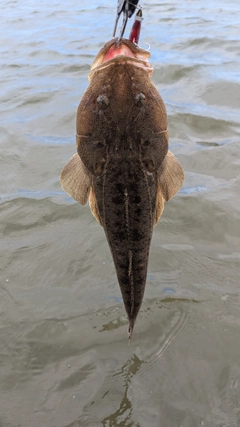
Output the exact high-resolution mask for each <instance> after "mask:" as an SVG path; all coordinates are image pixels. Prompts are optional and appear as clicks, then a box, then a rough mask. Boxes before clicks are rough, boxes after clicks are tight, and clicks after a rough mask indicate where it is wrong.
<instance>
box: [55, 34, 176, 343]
mask: <svg viewBox="0 0 240 427" xmlns="http://www.w3.org/2000/svg"><path fill="white" fill-rule="evenodd" d="M149 56H150V54H149V52H147V51H145V50H143V49H140V48H139V47H138V46H136V45H135V44H133V43H132V42H131V41H129V40H126V39H123V40H121V41H118V42H117V40H116V39H113V40H111V41H109V42H108V43H107V44H106V45H105V46H104V47H103V48H102V49H101V50H100V52H99V53H98V55H97V56H96V58H95V60H94V62H93V65H92V67H91V73H90V75H89V80H90V84H89V86H88V88H87V90H86V92H85V93H84V95H83V98H82V100H81V102H80V104H79V107H78V111H77V136H76V142H77V153H76V154H75V155H74V156H73V157H72V158H71V159H70V161H69V162H68V163H67V165H66V166H65V167H64V168H63V170H62V172H61V177H60V180H61V185H62V187H63V189H64V190H65V191H66V192H67V193H68V194H69V195H70V196H71V197H73V198H74V199H75V200H76V201H78V202H79V203H81V204H83V205H84V204H85V203H86V202H87V201H89V204H90V209H91V211H92V213H93V215H94V216H95V218H96V219H97V220H98V221H99V223H100V224H101V225H102V226H103V228H104V231H105V234H106V237H107V240H108V243H109V246H110V249H111V253H112V257H113V261H114V264H115V268H116V272H117V277H118V281H119V285H120V288H121V293H122V297H123V301H124V305H125V309H126V312H127V315H128V319H129V338H131V336H132V332H133V328H134V324H135V320H136V317H137V314H138V312H139V309H140V307H141V304H142V300H143V295H144V290H145V284H146V275H147V267H148V256H149V249H150V243H151V238H152V232H153V227H154V225H156V223H157V222H158V220H159V218H160V216H161V214H162V212H163V209H164V201H168V200H169V199H170V198H171V197H173V196H174V195H175V194H176V193H177V191H178V190H179V189H180V188H181V186H182V183H183V179H184V172H183V169H182V167H181V165H180V164H179V162H178V160H177V159H176V158H175V156H174V155H173V154H172V153H171V151H169V150H168V130H167V114H166V108H165V105H164V102H163V100H162V98H161V96H160V94H159V93H158V91H157V90H156V88H155V86H154V85H153V83H152V81H151V79H150V77H151V75H152V72H153V68H152V67H151V65H150V63H149V62H148V58H149Z"/></svg>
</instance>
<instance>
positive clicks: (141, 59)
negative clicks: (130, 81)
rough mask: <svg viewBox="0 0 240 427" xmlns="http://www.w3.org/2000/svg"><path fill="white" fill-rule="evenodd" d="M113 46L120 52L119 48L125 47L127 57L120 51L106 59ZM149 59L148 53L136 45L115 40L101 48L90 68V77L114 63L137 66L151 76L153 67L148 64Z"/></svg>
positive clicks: (127, 41)
mask: <svg viewBox="0 0 240 427" xmlns="http://www.w3.org/2000/svg"><path fill="white" fill-rule="evenodd" d="M114 45H115V46H116V49H120V50H121V47H126V48H127V55H125V54H124V53H121V51H120V53H118V54H116V55H115V56H114V57H113V58H111V59H106V57H107V55H108V53H109V50H110V49H111V48H112V46H114ZM149 57H150V53H149V52H148V51H146V50H145V49H142V48H140V47H138V46H137V45H136V44H134V43H132V42H131V41H130V40H127V39H121V40H120V41H119V40H118V38H115V39H112V40H110V41H109V42H107V43H106V44H105V45H104V46H103V48H102V49H101V50H100V51H99V53H98V55H97V56H96V58H95V60H94V62H93V64H92V66H91V73H90V76H91V74H93V73H94V72H95V71H97V70H101V69H104V68H106V67H109V66H111V65H113V64H116V63H118V64H120V63H131V64H132V65H134V66H137V67H140V68H142V69H144V70H146V71H147V72H148V74H149V76H151V75H152V73H153V67H152V66H151V64H150V63H149V62H148V58H149Z"/></svg>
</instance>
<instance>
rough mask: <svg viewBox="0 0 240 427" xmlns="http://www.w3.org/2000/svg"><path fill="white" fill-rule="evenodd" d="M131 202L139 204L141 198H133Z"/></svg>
mask: <svg viewBox="0 0 240 427" xmlns="http://www.w3.org/2000/svg"><path fill="white" fill-rule="evenodd" d="M131 201H132V203H136V204H139V203H141V197H140V196H134V197H133V198H132V200H131Z"/></svg>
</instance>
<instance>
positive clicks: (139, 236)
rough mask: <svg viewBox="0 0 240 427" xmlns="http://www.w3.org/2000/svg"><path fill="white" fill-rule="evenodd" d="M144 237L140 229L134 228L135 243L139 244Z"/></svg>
mask: <svg viewBox="0 0 240 427" xmlns="http://www.w3.org/2000/svg"><path fill="white" fill-rule="evenodd" d="M143 237H144V236H143V234H142V233H141V231H140V230H138V229H136V228H134V229H133V230H132V238H133V240H134V241H135V242H138V241H139V240H142V238H143Z"/></svg>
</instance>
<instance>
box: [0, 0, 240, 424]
mask: <svg viewBox="0 0 240 427" xmlns="http://www.w3.org/2000/svg"><path fill="white" fill-rule="evenodd" d="M142 5H143V7H144V17H145V19H144V21H143V28H142V34H141V39H140V45H141V46H142V47H147V45H146V44H145V42H146V43H149V44H150V46H151V50H150V51H151V63H152V65H153V66H154V69H155V71H154V75H153V81H154V83H155V84H156V86H157V88H158V89H159V91H160V92H161V95H162V97H163V99H164V102H165V104H166V107H167V112H168V117H169V132H170V149H171V151H172V152H173V153H174V154H175V155H176V156H177V157H178V159H179V160H180V162H181V164H182V165H183V167H184V170H185V175H186V178H185V183H184V186H183V188H182V190H181V191H180V192H179V193H178V195H177V196H175V197H174V198H173V199H172V200H171V201H170V202H169V203H167V204H166V205H165V210H164V213H163V216H162V218H161V220H160V222H159V224H158V225H157V227H155V229H154V236H153V241H152V245H151V254H150V260H149V269H148V280H147V286H146V292H145V297H144V303H143V306H142V309H141V312H140V314H139V316H138V319H137V323H136V326H135V330H134V336H133V341H132V343H131V345H130V346H128V345H127V319H126V316H125V311H124V308H123V303H122V300H121V295H120V289H119V286H118V283H117V279H116V274H115V270H114V267H113V262H112V258H111V254H110V251H109V248H108V245H107V242H106V239H105V235H104V233H103V230H102V228H101V227H100V226H99V224H98V223H97V222H96V221H95V220H94V218H93V217H92V215H91V213H90V210H89V208H88V206H85V207H82V206H80V205H79V204H77V203H75V202H74V201H73V200H72V199H70V198H69V197H68V196H67V195H66V194H65V193H64V192H63V191H62V189H61V187H60V183H59V174H60V171H61V169H62V167H63V166H64V164H65V163H66V162H67V161H68V159H69V158H70V157H71V156H72V155H73V154H74V152H75V116H76V109H77V105H78V103H79V101H80V99H81V96H82V94H83V91H84V90H85V88H86V87H87V84H88V81H87V75H88V72H89V69H90V66H91V63H92V61H93V59H94V56H95V55H96V53H97V52H98V50H99V49H100V47H101V46H102V45H103V44H104V43H105V42H106V41H107V40H109V39H110V38H111V33H112V29H113V23H114V16H115V11H116V2H112V3H111V7H110V6H109V2H107V1H105V0H104V1H102V2H99V3H96V2H95V1H91V0H90V1H88V2H87V1H81V2H78V3H76V2H73V1H72V0H70V1H68V2H67V3H62V2H59V1H55V0H53V1H52V2H47V1H44V0H43V1H40V2H38V3H36V2H32V1H29V2H23V1H22V0H19V1H6V2H4V3H3V2H1V16H2V19H1V21H2V24H1V28H0V35H1V37H0V56H1V68H0V77H1V90H0V99H1V103H0V111H1V114H0V148H1V151H0V171H1V181H0V203H1V204H0V224H1V245H0V269H1V274H0V396H1V398H0V426H1V427H20V426H21V427H33V426H34V427H42V426H44V427H77V426H91V427H95V426H104V427H110V426H121V427H125V426H127V427H132V426H135V427H139V426H140V427H180V426H181V427H196V426H205V427H238V426H240V383H239V381H240V358H239V354H240V340H239V334H240V294H239V265H240V238H239V234H240V204H239V196H240V172H239V171H240V145H239V142H240V72H239V70H240V59H239V58H240V56H239V51H240V35H239V18H240V11H239V4H238V2H237V1H234V0H229V1H223V0H222V1H220V2H216V1H209V2H208V3H206V2H203V1H199V2H196V1H193V0H191V1H190V0H189V1H186V2H178V1H176V0H175V1H172V2H152V1H150V0H147V1H145V3H142ZM130 26H131V23H130V24H129V25H128V29H127V32H126V35H128V34H129V31H130Z"/></svg>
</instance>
